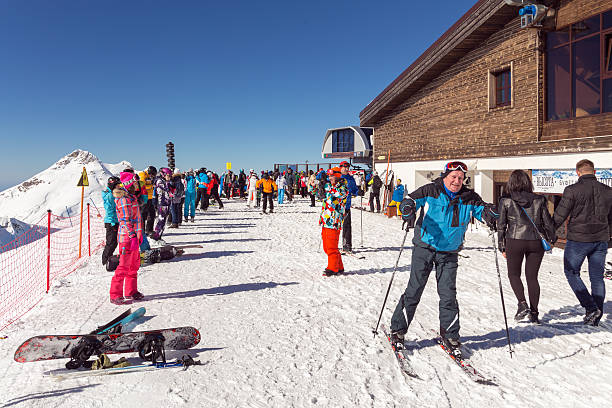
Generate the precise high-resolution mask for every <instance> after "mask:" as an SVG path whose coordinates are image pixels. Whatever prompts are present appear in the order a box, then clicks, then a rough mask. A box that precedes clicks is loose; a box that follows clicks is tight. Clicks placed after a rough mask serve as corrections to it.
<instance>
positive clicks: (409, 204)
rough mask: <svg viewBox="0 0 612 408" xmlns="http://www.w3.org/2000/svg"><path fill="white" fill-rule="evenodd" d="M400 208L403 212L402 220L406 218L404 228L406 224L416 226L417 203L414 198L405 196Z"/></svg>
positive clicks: (410, 226)
mask: <svg viewBox="0 0 612 408" xmlns="http://www.w3.org/2000/svg"><path fill="white" fill-rule="evenodd" d="M399 210H400V212H401V213H402V220H404V224H403V225H402V229H404V225H406V226H407V227H409V228H412V227H414V221H415V220H416V203H415V202H414V200H413V199H412V198H410V197H406V198H404V199H403V200H402V202H401V203H400V205H399Z"/></svg>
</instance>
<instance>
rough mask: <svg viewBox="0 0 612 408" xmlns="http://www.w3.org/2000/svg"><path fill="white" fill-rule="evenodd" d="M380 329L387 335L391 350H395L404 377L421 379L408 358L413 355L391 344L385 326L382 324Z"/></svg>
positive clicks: (389, 335)
mask: <svg viewBox="0 0 612 408" xmlns="http://www.w3.org/2000/svg"><path fill="white" fill-rule="evenodd" d="M380 328H381V330H382V332H383V333H384V334H385V337H386V338H387V341H388V342H389V345H390V346H391V349H392V350H393V354H394V355H395V358H396V359H397V362H398V363H399V366H400V370H402V373H404V375H406V376H408V377H410V378H420V377H419V376H418V375H417V373H416V372H415V371H414V368H412V365H411V364H410V360H409V359H408V356H409V355H411V354H412V353H410V352H409V351H408V350H407V349H403V350H396V349H395V345H394V344H393V343H391V334H390V332H389V331H388V330H387V328H386V327H385V325H384V324H381V325H380ZM404 347H405V346H404Z"/></svg>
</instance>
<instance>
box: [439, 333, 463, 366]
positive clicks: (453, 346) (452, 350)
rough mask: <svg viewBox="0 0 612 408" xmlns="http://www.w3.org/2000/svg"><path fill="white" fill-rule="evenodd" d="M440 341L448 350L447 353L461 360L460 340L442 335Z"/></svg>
mask: <svg viewBox="0 0 612 408" xmlns="http://www.w3.org/2000/svg"><path fill="white" fill-rule="evenodd" d="M442 342H443V343H444V347H446V349H447V350H448V353H449V354H450V355H451V356H453V357H454V358H455V359H456V360H461V359H462V358H463V356H462V355H461V342H460V341H459V339H450V338H448V337H443V338H442Z"/></svg>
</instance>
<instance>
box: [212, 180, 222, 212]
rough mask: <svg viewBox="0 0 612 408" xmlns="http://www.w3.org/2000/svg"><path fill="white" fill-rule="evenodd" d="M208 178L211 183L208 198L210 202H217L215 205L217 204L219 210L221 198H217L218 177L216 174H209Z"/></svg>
mask: <svg viewBox="0 0 612 408" xmlns="http://www.w3.org/2000/svg"><path fill="white" fill-rule="evenodd" d="M209 178H210V179H211V180H212V181H213V182H212V183H211V184H212V190H211V191H210V192H209V195H210V198H211V200H214V201H217V204H219V209H222V208H223V203H222V202H221V197H219V183H220V181H219V176H218V175H217V173H212V172H211V173H210V176H209Z"/></svg>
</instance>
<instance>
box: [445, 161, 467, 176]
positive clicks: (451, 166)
mask: <svg viewBox="0 0 612 408" xmlns="http://www.w3.org/2000/svg"><path fill="white" fill-rule="evenodd" d="M455 170H461V171H462V172H464V173H467V171H468V166H467V165H466V164H465V163H463V162H460V161H453V162H449V163H446V167H445V168H444V171H455Z"/></svg>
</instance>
